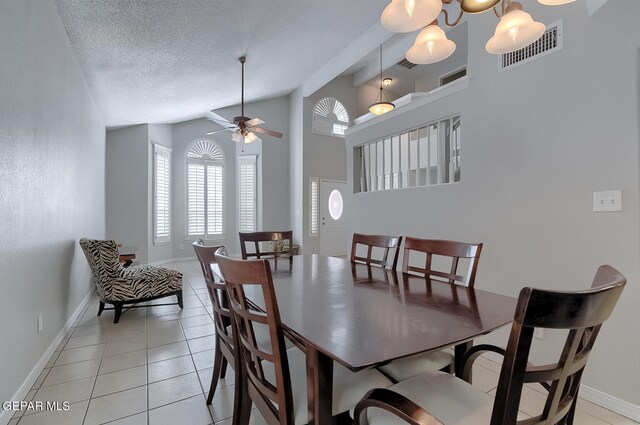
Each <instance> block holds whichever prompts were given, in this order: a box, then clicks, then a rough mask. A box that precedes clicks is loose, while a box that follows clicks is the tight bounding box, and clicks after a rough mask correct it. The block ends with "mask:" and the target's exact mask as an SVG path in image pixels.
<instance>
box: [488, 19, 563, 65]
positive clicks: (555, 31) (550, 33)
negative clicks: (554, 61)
mask: <svg viewBox="0 0 640 425" xmlns="http://www.w3.org/2000/svg"><path fill="white" fill-rule="evenodd" d="M561 49H562V21H558V22H556V23H554V24H552V25H550V26H548V27H547V30H546V31H545V32H544V34H542V37H540V38H539V39H538V40H537V41H535V42H533V43H531V44H530V45H528V46H527V47H523V48H522V49H520V50H516V51H515V52H510V53H504V54H502V55H500V59H499V61H498V71H500V72H502V71H506V70H508V69H511V68H513V67H516V66H518V65H522V64H525V63H527V62H531V61H532V60H535V59H538V58H541V57H542V56H545V55H548V54H550V53H553V52H557V51H558V50H561Z"/></svg>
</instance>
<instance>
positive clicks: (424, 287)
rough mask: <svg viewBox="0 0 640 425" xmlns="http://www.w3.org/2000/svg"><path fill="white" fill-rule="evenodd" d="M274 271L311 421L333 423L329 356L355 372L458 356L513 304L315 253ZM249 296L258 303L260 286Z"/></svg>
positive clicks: (508, 315) (503, 320) (504, 319)
mask: <svg viewBox="0 0 640 425" xmlns="http://www.w3.org/2000/svg"><path fill="white" fill-rule="evenodd" d="M272 274H273V283H274V287H275V291H276V298H277V302H278V307H279V310H280V318H281V320H282V325H283V327H284V328H285V329H286V331H287V332H288V333H290V334H292V335H293V336H294V337H295V338H296V339H297V340H298V341H299V342H301V343H302V344H303V345H304V347H305V352H306V363H307V398H308V409H309V424H314V425H318V424H321V425H328V424H331V412H332V410H331V407H332V406H331V403H332V387H333V364H334V362H338V363H340V364H342V365H343V366H345V367H347V368H348V369H350V370H352V371H359V370H363V369H368V368H372V367H376V366H381V365H384V364H385V363H388V362H390V361H392V360H394V359H398V358H401V357H405V356H409V355H412V354H416V353H421V352H429V351H435V350H439V349H442V348H445V347H451V346H455V347H456V354H457V356H456V358H458V359H459V358H460V357H461V356H460V354H462V353H464V351H465V350H466V349H468V347H470V345H471V343H472V340H473V339H474V338H476V337H478V336H480V335H483V334H486V333H489V332H491V331H493V330H495V329H497V328H499V327H502V326H504V325H506V324H508V323H510V322H511V321H512V320H513V315H514V312H515V305H516V299H515V298H511V297H507V296H504V295H499V294H494V293H491V292H487V291H483V290H481V289H472V288H467V287H464V286H461V285H455V284H448V283H443V282H438V281H432V280H429V279H425V278H424V277H419V276H411V275H408V274H404V273H402V272H399V271H398V272H396V271H391V270H384V269H381V268H379V267H370V266H366V265H363V264H357V265H353V264H351V262H350V261H349V260H348V259H342V258H334V257H324V256H319V255H297V256H295V257H294V260H293V264H292V266H291V268H289V267H279V268H278V270H273V271H272ZM256 289H257V288H256ZM246 296H247V298H248V299H249V300H252V301H253V302H254V303H255V304H256V305H257V306H258V307H260V306H261V301H260V300H261V299H262V297H261V294H259V293H258V291H256V292H255V293H252V289H247V290H246ZM456 367H457V370H458V371H459V370H460V369H459V367H460V365H459V364H458V365H456Z"/></svg>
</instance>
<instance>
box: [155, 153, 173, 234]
mask: <svg viewBox="0 0 640 425" xmlns="http://www.w3.org/2000/svg"><path fill="white" fill-rule="evenodd" d="M153 156H154V185H155V187H154V201H155V202H154V224H155V226H154V229H155V231H154V238H153V240H154V243H166V242H170V241H171V149H167V148H165V147H164V146H160V145H156V144H154V145H153Z"/></svg>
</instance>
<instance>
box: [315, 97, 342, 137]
mask: <svg viewBox="0 0 640 425" xmlns="http://www.w3.org/2000/svg"><path fill="white" fill-rule="evenodd" d="M347 128H349V113H348V112H347V109H346V108H345V107H344V105H343V104H342V103H340V101H338V100H337V99H335V98H333V97H324V98H322V99H320V100H319V101H318V102H317V103H316V106H315V107H314V108H313V132H314V133H317V134H323V135H325V136H336V137H344V131H345V130H346V129H347Z"/></svg>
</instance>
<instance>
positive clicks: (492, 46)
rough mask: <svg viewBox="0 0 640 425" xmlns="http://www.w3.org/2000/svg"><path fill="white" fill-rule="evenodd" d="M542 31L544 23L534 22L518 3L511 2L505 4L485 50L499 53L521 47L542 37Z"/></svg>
mask: <svg viewBox="0 0 640 425" xmlns="http://www.w3.org/2000/svg"><path fill="white" fill-rule="evenodd" d="M544 31H545V26H544V24H542V23H540V22H534V21H533V19H532V18H531V15H529V14H528V13H527V12H525V11H524V10H522V5H521V4H520V3H517V2H513V3H511V4H509V6H507V9H506V10H505V13H504V15H502V18H500V22H499V23H498V26H497V27H496V32H495V34H494V35H493V37H491V39H489V41H488V42H487V45H486V49H487V52H489V53H493V54H497V55H499V54H503V53H509V52H513V51H516V50H518V49H522V48H523V47H526V46H528V45H529V44H531V43H533V42H534V41H536V40H537V39H539V38H540V37H542V34H544Z"/></svg>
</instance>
